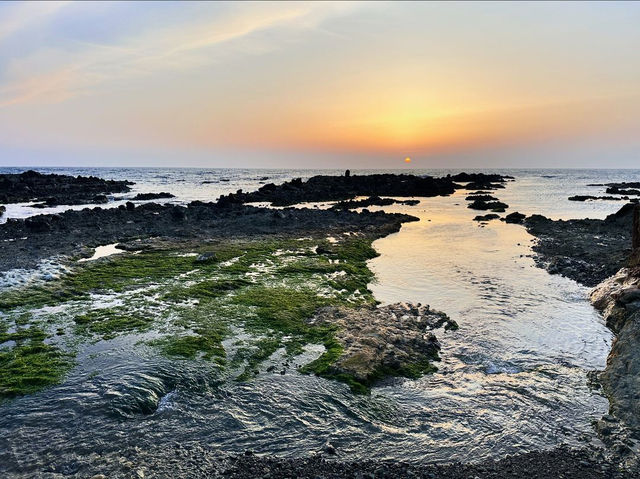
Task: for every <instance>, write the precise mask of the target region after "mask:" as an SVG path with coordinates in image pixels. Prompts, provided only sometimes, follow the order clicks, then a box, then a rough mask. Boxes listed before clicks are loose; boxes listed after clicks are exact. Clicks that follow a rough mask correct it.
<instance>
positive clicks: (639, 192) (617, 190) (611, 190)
mask: <svg viewBox="0 0 640 479" xmlns="http://www.w3.org/2000/svg"><path fill="white" fill-rule="evenodd" d="M634 184H635V183H634ZM606 193H608V194H610V195H636V196H637V195H640V190H637V189H623V188H620V187H619V186H610V187H609V188H607V189H606Z"/></svg>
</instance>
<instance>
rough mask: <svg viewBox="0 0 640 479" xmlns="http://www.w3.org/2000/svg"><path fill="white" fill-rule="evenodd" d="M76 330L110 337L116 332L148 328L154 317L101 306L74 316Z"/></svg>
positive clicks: (114, 335) (139, 330)
mask: <svg viewBox="0 0 640 479" xmlns="http://www.w3.org/2000/svg"><path fill="white" fill-rule="evenodd" d="M74 321H75V323H76V325H77V328H76V329H77V331H78V332H81V333H86V332H88V333H92V334H96V335H100V336H101V337H102V339H112V338H114V337H116V336H117V335H118V334H121V333H125V332H132V331H138V332H141V331H145V330H147V329H149V327H150V326H151V324H152V323H153V321H154V319H153V318H152V317H150V316H147V315H145V314H131V313H128V312H126V311H125V310H124V309H123V308H103V309H95V310H91V311H88V312H87V313H84V314H79V315H77V316H76V317H75V318H74Z"/></svg>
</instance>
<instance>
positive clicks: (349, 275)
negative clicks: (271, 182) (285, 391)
mask: <svg viewBox="0 0 640 479" xmlns="http://www.w3.org/2000/svg"><path fill="white" fill-rule="evenodd" d="M371 241H372V239H371V238H367V237H358V236H350V237H344V238H342V240H341V241H339V242H337V243H331V242H329V241H326V240H317V239H315V240H314V239H304V240H298V239H290V238H287V239H266V240H265V239H260V240H255V241H229V242H224V243H222V242H220V243H209V244H206V245H202V246H193V245H191V246H187V245H169V246H166V247H165V248H164V249H155V250H145V251H142V252H140V253H138V254H126V253H125V254H122V255H118V256H114V257H110V258H104V259H101V260H97V261H94V262H86V263H81V264H76V265H74V267H73V268H72V270H71V271H70V272H69V273H67V274H65V275H63V276H62V277H61V278H60V279H59V280H57V281H53V282H48V283H38V284H33V285H32V286H28V287H25V288H18V289H15V290H11V291H9V292H4V293H2V294H0V309H2V310H3V311H10V312H11V314H13V315H14V316H15V317H16V318H17V317H19V315H28V314H29V311H30V310H35V309H37V308H40V307H42V306H55V305H65V306H67V305H68V306H69V307H70V308H71V309H70V313H69V314H70V317H71V318H72V320H73V322H72V323H71V324H72V325H75V327H72V328H70V330H67V332H72V333H73V336H74V338H80V339H79V341H81V342H82V341H86V338H88V337H90V338H92V339H95V338H97V339H102V340H109V339H113V338H116V337H118V336H120V335H125V334H139V333H142V332H146V331H153V332H154V333H157V334H159V335H160V337H159V338H157V339H154V340H151V341H149V342H148V344H150V345H151V346H153V347H155V348H157V350H158V351H159V352H160V353H161V354H163V355H165V356H167V357H170V358H174V359H183V360H191V361H211V362H214V363H217V364H221V365H222V364H225V363H226V351H225V348H224V347H223V344H222V342H223V340H224V339H225V338H227V337H229V336H230V334H232V333H231V328H230V325H236V326H239V327H240V328H241V329H242V330H243V331H244V332H246V333H247V334H248V335H249V338H247V339H245V340H244V342H245V344H246V347H244V346H243V348H242V349H241V350H239V351H238V352H237V354H236V356H235V357H234V359H233V362H234V364H241V365H244V371H243V372H242V373H241V374H240V375H239V376H238V378H237V379H239V380H248V379H250V378H251V377H253V376H254V375H255V373H256V372H257V370H258V367H259V365H260V364H261V363H262V362H264V361H265V360H267V359H268V358H269V357H270V356H271V355H272V354H273V353H274V352H276V351H277V350H279V349H281V348H284V351H285V353H286V355H287V356H288V357H291V356H295V355H297V354H300V353H301V352H302V351H303V349H304V346H305V345H307V344H323V345H324V346H325V352H324V353H323V354H322V355H321V356H320V358H318V359H317V360H315V361H313V362H311V363H309V364H307V365H306V366H304V367H303V368H302V369H301V371H302V372H304V373H309V374H316V375H318V376H322V377H325V378H329V379H333V380H338V381H342V382H344V383H346V384H348V385H349V386H350V387H351V389H352V390H353V391H354V392H361V393H364V392H367V391H368V390H369V388H370V386H371V385H372V384H373V383H375V382H376V381H377V380H379V379H380V378H382V377H384V376H387V375H397V376H406V377H417V376H418V375H421V374H422V373H426V372H430V371H431V369H430V368H432V366H430V363H428V364H413V365H407V366H405V367H404V369H403V370H396V371H386V370H385V371H377V372H376V373H375V374H374V375H372V377H371V378H367V380H366V381H358V380H356V379H355V378H353V377H351V376H349V375H345V374H337V373H335V371H333V370H332V368H331V365H332V364H333V363H334V362H335V361H336V360H337V359H338V358H339V357H340V355H341V354H342V346H341V345H340V344H339V343H338V342H337V341H336V339H335V331H336V330H335V328H332V327H327V326H321V327H319V326H314V325H311V324H309V323H308V322H307V320H308V319H309V318H310V317H311V316H313V314H314V313H315V311H316V310H317V309H318V308H320V307H323V306H347V307H358V306H361V305H365V304H375V299H374V297H373V294H372V293H371V291H369V290H368V288H367V285H368V284H369V283H370V282H371V281H372V280H373V279H374V277H373V273H372V272H371V271H370V270H369V269H368V267H367V264H366V262H367V261H368V260H370V259H371V258H374V257H376V256H377V252H376V251H375V250H374V249H373V247H372V246H371ZM185 248H188V249H187V252H189V253H191V254H189V255H186V254H184V249H185ZM203 252H213V253H215V254H214V255H211V256H210V257H209V258H207V260H206V261H199V260H198V257H197V254H200V253H203ZM194 253H195V254H194ZM153 291H157V294H154V293H153ZM96 293H97V294H102V295H105V294H106V295H115V297H117V298H119V301H120V305H119V306H116V307H96V305H95V304H94V300H93V299H92V298H93V295H94V294H96ZM20 317H21V316H20ZM25 321H26V322H28V319H26V320H25ZM50 321H53V323H52V324H50V326H51V328H52V329H51V331H44V330H40V332H39V333H38V335H37V336H36V332H35V330H34V331H33V332H32V333H30V334H33V335H34V336H32V337H31V338H30V340H33V341H44V340H45V339H46V338H49V337H52V336H54V335H55V334H62V333H61V331H62V332H64V329H61V328H60V324H56V321H61V320H60V319H50ZM16 322H17V319H16ZM0 331H2V332H1V334H2V335H8V334H9V333H7V332H6V331H7V329H4V330H2V329H0ZM12 334H15V333H12ZM20 334H26V333H23V332H21V333H20ZM2 337H4V336H0V340H1V339H2ZM7 337H8V336H7ZM83 338H84V339H83ZM10 340H11V339H10ZM42 346H45V349H44V350H39V351H36V350H33V351H32V352H30V353H29V351H28V350H23V349H17V348H18V347H19V348H22V347H23V346H21V345H20V346H16V347H14V348H13V349H12V350H10V351H14V354H16V355H18V356H20V361H22V364H24V365H25V367H26V366H28V365H29V364H32V365H33V367H34V368H36V369H37V368H39V367H42V366H43V365H44V364H45V363H46V362H47V360H49V361H50V363H51V368H52V369H51V370H50V371H44V372H43V374H42V375H40V377H43V378H44V377H48V378H49V380H48V381H44V380H43V382H42V383H40V386H41V387H44V386H46V385H48V384H52V383H54V382H56V381H59V380H60V379H61V378H62V377H63V374H64V373H63V372H62V373H61V371H64V370H65V369H64V367H65V366H64V365H65V364H67V362H65V361H68V359H69V358H68V357H67V356H65V355H64V354H63V353H62V352H61V351H59V350H57V349H56V348H53V349H51V350H48V349H47V345H46V344H42ZM10 351H9V352H10ZM9 352H6V354H9ZM3 354H5V352H4V351H3ZM47 358H48V359H47ZM27 369H28V368H27ZM10 371H16V378H17V377H18V376H19V375H20V374H18V373H19V371H18V370H17V369H15V368H14V369H7V372H6V373H5V376H7V377H9V376H11V374H10ZM35 376H37V375H34V377H35ZM0 384H2V383H0ZM33 384H34V386H33V389H31V390H28V389H25V388H23V389H20V388H17V387H16V389H15V390H16V391H19V390H22V391H27V392H31V391H35V390H37V389H38V388H39V387H40V386H38V385H37V382H33ZM17 394H20V393H17Z"/></svg>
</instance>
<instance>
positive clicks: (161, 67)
mask: <svg viewBox="0 0 640 479" xmlns="http://www.w3.org/2000/svg"><path fill="white" fill-rule="evenodd" d="M205 5H207V4H205ZM18 6H19V7H20V8H16V9H14V11H13V12H10V15H9V21H8V22H4V23H6V25H5V26H4V28H3V30H0V39H1V38H2V36H3V35H5V36H6V35H10V34H12V33H14V32H16V31H18V30H20V29H23V28H25V27H27V26H28V25H29V24H30V22H35V21H40V20H44V19H45V18H46V17H48V16H50V15H52V14H53V13H55V12H57V11H58V10H59V9H60V8H61V7H62V6H64V4H54V5H52V6H47V7H46V8H34V7H33V6H32V5H31V4H18ZM354 8H356V7H354V6H353V5H350V4H342V3H331V2H328V3H325V2H319V3H287V2H285V3H276V4H266V3H265V4H262V3H251V4H244V3H240V4H235V5H233V6H232V8H230V9H227V10H226V11H220V10H216V9H210V10H211V11H203V12H202V15H201V16H200V17H204V18H200V17H195V18H191V19H189V21H186V22H183V23H182V24H180V25H146V28H142V27H141V30H142V33H139V34H137V35H136V36H129V37H127V38H117V39H114V41H113V42H110V43H98V42H95V43H93V42H86V41H82V42H71V43H70V44H68V45H66V46H65V48H60V47H58V49H56V50H52V49H46V50H40V51H35V52H33V53H32V54H31V55H29V56H26V57H21V58H17V59H14V60H13V61H11V62H10V63H9V65H7V66H6V71H7V74H6V77H7V78H8V81H5V83H4V84H3V85H0V107H8V106H15V105H19V104H24V103H30V104H32V103H45V104H46V103H57V102H61V101H64V100H66V99H69V98H71V97H74V96H77V95H81V94H89V93H90V92H91V89H92V88H95V87H97V86H98V85H100V84H103V83H105V82H109V81H126V80H128V79H133V78H139V77H141V76H145V75H153V74H154V73H157V72H163V71H172V70H173V71H189V70H191V69H197V68H199V67H201V66H204V65H207V64H210V63H213V62H216V61H220V59H222V58H224V57H225V55H230V54H231V55H233V54H247V53H254V54H255V53H262V52H264V51H269V50H271V49H273V48H277V45H278V38H277V37H276V36H275V35H271V36H270V37H269V39H263V41H261V42H259V43H253V44H250V43H248V42H246V43H245V44H244V45H240V42H241V41H242V40H243V39H247V38H248V37H250V36H251V35H253V34H256V33H259V32H265V31H285V30H286V31H297V30H306V29H312V28H315V27H317V26H318V25H319V24H320V23H321V22H322V21H324V20H325V19H327V18H328V17H331V16H334V15H340V14H344V13H347V12H350V11H351V10H353V9H354ZM234 43H235V44H236V45H235V46H236V48H234V47H233V45H232V44H234ZM221 46H224V47H225V48H224V50H222V49H221V48H219V47H221ZM52 59H55V61H54V62H52ZM52 63H54V65H52Z"/></svg>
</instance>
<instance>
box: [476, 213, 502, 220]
mask: <svg viewBox="0 0 640 479" xmlns="http://www.w3.org/2000/svg"><path fill="white" fill-rule="evenodd" d="M498 218H500V215H497V214H495V213H489V214H488V215H478V216H476V217H475V218H473V221H491V220H497V219H498Z"/></svg>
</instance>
